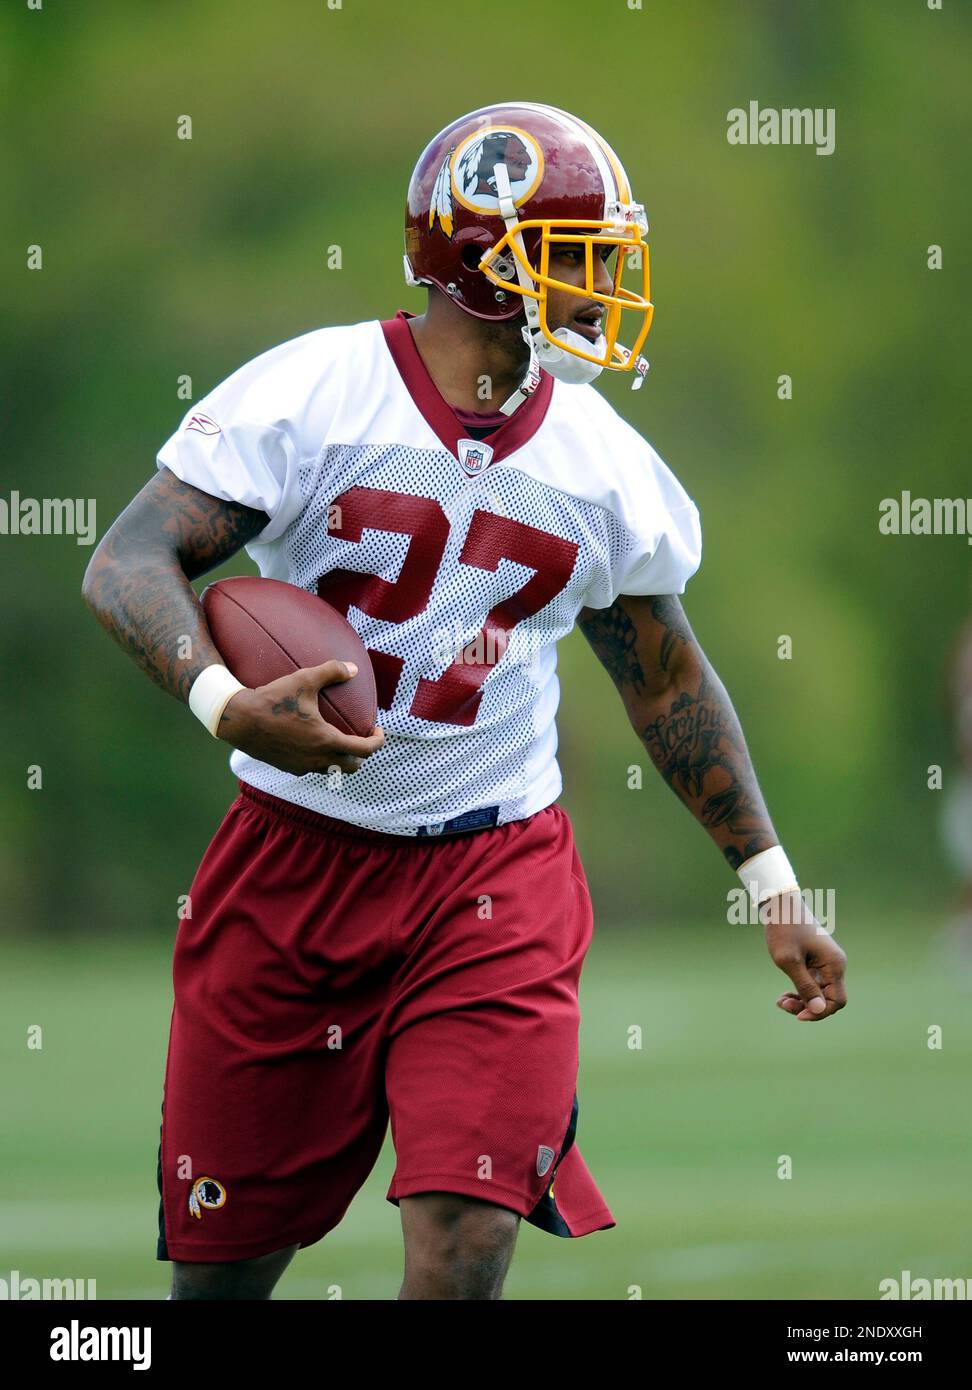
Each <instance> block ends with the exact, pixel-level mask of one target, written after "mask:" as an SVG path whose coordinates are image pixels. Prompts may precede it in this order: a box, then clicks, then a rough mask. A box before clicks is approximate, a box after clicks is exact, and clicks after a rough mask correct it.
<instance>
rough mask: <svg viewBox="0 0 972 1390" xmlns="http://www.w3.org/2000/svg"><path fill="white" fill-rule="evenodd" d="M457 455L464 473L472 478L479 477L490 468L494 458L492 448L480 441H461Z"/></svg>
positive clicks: (457, 447) (457, 448) (457, 446)
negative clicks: (491, 460)
mask: <svg viewBox="0 0 972 1390" xmlns="http://www.w3.org/2000/svg"><path fill="white" fill-rule="evenodd" d="M456 453H457V455H458V458H459V463H460V464H461V466H462V470H463V472H464V473H466V474H468V476H469V477H470V478H475V477H477V476H478V475H479V474H480V473H482V472H483V471H484V470H485V469H486V468H488V467H489V461H490V459H491V458H492V457H493V450H492V449H491V447H490V446H489V445H488V444H484V443H483V442H482V440H480V439H460V440H459V442H458V444H457V445H456Z"/></svg>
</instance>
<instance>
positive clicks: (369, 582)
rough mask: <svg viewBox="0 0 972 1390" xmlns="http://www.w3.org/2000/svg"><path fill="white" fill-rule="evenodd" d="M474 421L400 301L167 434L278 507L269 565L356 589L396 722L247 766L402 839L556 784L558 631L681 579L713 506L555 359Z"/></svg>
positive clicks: (215, 486)
mask: <svg viewBox="0 0 972 1390" xmlns="http://www.w3.org/2000/svg"><path fill="white" fill-rule="evenodd" d="M466 434H467V431H466V430H464V429H463V427H462V426H461V425H460V423H459V421H458V419H457V417H456V415H455V413H454V412H453V411H452V409H451V408H450V407H449V406H448V405H447V404H446V402H445V401H444V400H443V398H442V397H441V396H440V395H439V393H438V391H437V390H436V388H435V386H434V384H433V383H432V381H431V378H430V377H429V375H428V373H427V372H426V370H425V367H424V365H423V363H422V360H421V358H420V357H419V355H418V351H417V349H416V348H415V345H414V342H413V339H412V335H411V331H410V329H409V327H408V324H407V322H406V317H405V316H403V315H402V314H399V315H398V316H397V318H395V319H393V320H391V321H390V322H388V323H384V324H383V323H378V322H369V323H360V324H354V325H352V326H350V327H342V328H324V329H320V330H318V331H316V332H313V333H307V334H305V335H304V336H302V337H300V338H296V339H294V340H293V341H292V342H289V343H284V344H282V345H281V346H280V347H276V348H273V349H271V350H270V351H269V352H265V353H263V354H262V355H261V356H260V357H257V358H255V359H254V360H253V361H252V362H249V363H247V365H246V366H244V367H241V368H240V369H239V371H237V372H234V373H233V375H232V376H230V377H228V378H227V380H226V381H224V382H223V383H222V384H221V385H220V386H217V387H216V388H215V390H213V391H211V392H210V393H209V395H208V396H206V397H205V399H204V400H202V401H200V402H199V403H198V404H197V405H195V406H194V407H193V408H192V409H191V410H190V411H189V412H188V414H187V415H186V417H185V419H184V420H183V422H182V424H181V426H180V428H179V429H178V430H177V431H176V433H175V434H174V435H173V436H172V437H171V438H170V439H169V440H168V441H167V442H166V444H165V445H164V446H163V448H162V449H161V451H160V453H159V456H158V463H159V466H160V467H161V466H164V467H166V468H169V469H171V470H172V472H173V473H175V474H176V476H177V477H179V478H181V479H183V480H184V481H185V482H187V483H191V484H192V485H193V486H194V487H197V488H201V489H202V490H203V491H204V492H208V493H210V494H212V495H213V496H214V497H220V498H223V499H225V500H227V501H233V502H241V503H244V504H245V505H246V506H248V507H255V508H258V509H259V510H261V511H264V512H266V513H267V515H268V516H269V518H270V522H269V525H268V526H267V527H266V528H265V529H264V530H263V531H262V532H261V533H260V535H259V536H258V537H257V538H256V539H255V540H253V541H251V542H250V544H249V545H248V546H247V550H248V552H249V554H250V555H251V556H252V558H253V559H254V560H255V561H256V563H257V565H258V566H259V568H260V573H261V574H262V575H264V576H265V577H268V578H272V579H282V580H286V581H287V582H288V583H290V584H296V585H299V586H300V587H301V588H303V589H307V590H308V591H309V592H310V593H316V594H319V595H320V596H321V597H323V598H325V599H327V600H328V602H330V603H331V604H333V605H334V606H335V607H336V608H338V609H339V610H340V611H341V612H342V613H344V614H345V615H346V616H347V619H348V621H349V622H350V623H351V625H352V626H353V627H354V628H355V630H356V631H357V632H358V634H359V635H360V637H361V640H362V641H363V642H364V644H365V646H366V647H367V648H368V651H369V654H370V656H371V660H372V664H373V666H374V668H375V675H376V680H377V685H378V705H379V715H378V722H379V723H380V724H381V726H382V727H383V729H384V730H385V735H386V740H387V741H386V744H385V746H384V747H383V748H382V749H380V750H379V751H378V752H377V753H374V754H372V756H371V757H370V758H368V759H367V760H366V761H365V763H364V765H363V766H362V768H361V769H360V770H359V771H358V772H356V773H354V775H353V776H348V777H343V778H342V777H340V776H338V775H336V774H335V773H332V774H330V775H323V774H322V775H318V774H315V773H311V774H308V775H307V776H304V777H295V776H292V775H291V774H289V773H286V772H281V771H279V770H278V769H277V768H274V767H271V766H269V765H268V764H267V763H263V762H260V761H258V760H257V759H255V758H251V757H249V756H248V755H247V754H245V753H242V752H240V751H239V750H237V751H235V752H234V753H233V754H232V757H231V759H230V765H231V767H232V769H233V771H234V772H235V773H236V774H237V776H238V777H239V778H240V779H241V780H242V781H243V782H247V783H249V784H250V785H252V786H254V787H258V788H260V789H261V790H262V791H265V792H269V793H271V794H272V795H274V796H278V797H281V798H283V799H284V800H286V801H291V802H295V803H296V804H297V805H299V806H304V807H308V808H310V809H311V810H314V811H318V812H322V813H324V814H325V815H328V816H333V817H336V818H338V819H340V820H344V821H349V822H351V823H353V824H355V825H361V826H367V827H370V828H373V829H377V830H384V831H388V832H392V833H395V834H405V835H416V834H418V835H424V834H436V833H443V832H444V833H449V832H451V831H454V830H456V829H461V828H464V827H467V826H468V827H473V826H479V825H501V824H503V823H505V822H506V821H511V820H519V819H522V818H523V817H524V816H529V815H532V814H533V813H534V812H536V811H539V810H541V809H542V808H543V807H545V806H548V805H549V804H550V803H551V802H552V801H555V800H556V799H557V797H558V796H559V795H560V791H561V777H560V770H559V767H558V765H557V759H556V750H557V731H556V726H555V722H554V717H555V714H556V711H557V703H558V699H559V683H558V680H557V670H556V668H557V653H556V644H557V642H558V641H559V639H560V638H561V637H563V636H565V635H566V633H568V632H569V631H570V629H571V628H572V626H573V624H574V621H575V619H576V617H577V614H578V613H579V612H580V610H581V609H582V608H584V607H590V608H607V607H609V606H610V605H611V604H612V603H613V602H614V600H615V598H616V597H617V596H618V595H619V594H679V593H682V592H683V591H684V588H685V584H686V581H687V580H688V579H689V577H690V576H691V575H692V574H693V573H694V572H695V570H696V569H697V568H698V565H699V561H700V558H701V534H700V528H699V517H698V511H697V509H696V507H695V505H694V503H693V502H692V501H691V499H690V498H689V497H688V495H687V494H686V492H685V491H684V490H683V488H682V487H681V485H680V484H679V482H678V480H677V479H676V478H675V477H674V475H673V474H672V473H671V472H670V471H669V469H668V468H667V467H666V466H665V464H664V463H663V462H662V460H661V459H660V458H659V456H658V455H657V454H656V453H655V451H654V449H652V448H651V446H650V445H649V444H648V443H646V441H645V440H644V439H642V438H641V436H640V435H639V434H638V433H637V431H635V430H634V429H632V428H631V426H630V425H628V424H627V423H626V422H625V421H624V420H622V419H621V417H620V416H619V415H618V414H617V413H616V412H615V410H614V409H613V408H612V407H611V405H609V404H608V402H607V401H606V400H605V399H604V398H603V396H601V395H600V394H599V393H598V392H597V391H596V390H594V388H593V387H591V386H566V385H563V384H562V383H560V382H554V381H553V380H552V379H551V378H550V377H549V376H548V375H546V374H544V375H543V377H542V384H541V386H540V388H539V390H538V391H537V392H536V393H535V394H534V395H533V396H531V397H530V398H529V399H528V400H527V401H526V402H525V403H524V404H523V405H521V406H520V407H519V409H517V410H516V411H515V412H514V413H513V415H512V416H510V417H509V419H508V420H507V422H506V423H505V424H503V425H502V426H501V427H500V428H499V429H498V430H497V431H495V433H493V434H491V435H490V436H489V437H488V439H487V440H485V441H484V442H482V443H480V442H478V441H476V440H472V439H469V438H466V437H465V436H466ZM326 656H327V653H322V659H326Z"/></svg>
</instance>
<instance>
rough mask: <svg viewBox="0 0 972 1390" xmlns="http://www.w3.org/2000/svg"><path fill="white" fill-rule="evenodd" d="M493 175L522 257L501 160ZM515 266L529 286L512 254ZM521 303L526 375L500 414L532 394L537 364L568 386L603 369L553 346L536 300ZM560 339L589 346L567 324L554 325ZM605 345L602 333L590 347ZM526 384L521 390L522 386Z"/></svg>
mask: <svg viewBox="0 0 972 1390" xmlns="http://www.w3.org/2000/svg"><path fill="white" fill-rule="evenodd" d="M493 177H494V180H495V183H496V200H497V202H498V203H499V210H500V216H501V217H502V218H503V221H504V222H505V223H506V230H507V231H508V232H509V233H510V239H511V240H512V241H515V242H516V244H517V247H518V249H519V251H520V253H521V255H522V256H523V260H526V258H527V256H526V250H525V249H524V246H523V238H522V235H521V233H520V232H519V231H518V230H517V228H518V226H519V221H520V219H519V218H518V217H517V213H516V204H515V203H514V201H513V190H512V188H511V186H510V173H509V170H508V169H507V167H506V165H505V164H497V165H495V167H494V169H493ZM512 260H513V263H514V266H515V268H516V276H517V279H518V280H519V282H520V285H521V287H523V288H524V289H528V290H532V289H533V285H532V283H531V281H530V277H529V275H528V274H527V272H526V271H525V270H524V268H523V265H522V263H521V261H520V260H519V259H518V258H517V257H516V256H514V257H512ZM523 307H524V312H525V313H526V326H525V327H524V329H523V340H524V342H525V343H526V345H527V347H528V348H529V349H530V363H529V366H528V367H527V372H526V376H525V377H524V381H523V384H522V385H521V386H520V387H519V388H518V389H517V390H516V391H514V393H513V395H512V396H511V397H510V398H509V400H508V401H507V402H506V404H505V405H503V406H501V407H500V409H501V410H502V412H503V414H504V415H511V414H512V413H513V411H514V410H516V408H517V406H519V405H521V404H522V402H523V401H524V400H526V398H527V396H528V395H532V394H533V392H534V391H535V390H536V386H535V385H534V386H530V382H531V380H532V379H534V378H535V380H536V382H537V384H539V380H540V368H543V370H544V371H545V372H548V373H549V374H550V376H552V377H553V378H554V380H555V381H563V382H565V383H566V384H567V385H568V386H582V385H586V384H587V383H588V382H591V381H594V380H595V379H596V378H597V377H599V376H600V375H601V372H602V371H603V370H604V368H603V367H602V366H599V365H598V363H596V362H588V361H586V360H585V358H583V357H575V356H574V354H573V353H571V352H565V351H564V350H563V348H560V347H557V346H556V344H554V343H552V342H551V341H550V339H549V338H547V337H546V335H545V334H544V331H543V329H542V328H541V327H540V308H539V305H538V304H537V301H536V300H535V299H533V298H532V296H530V295H524V296H523ZM553 336H554V337H555V338H559V339H560V341H561V342H563V343H567V344H569V345H570V346H571V347H575V348H578V349H579V350H580V351H581V352H585V351H586V350H587V349H588V348H590V347H591V344H590V343H589V342H588V341H587V339H586V338H582V337H581V335H580V334H579V333H574V332H573V331H572V330H571V329H569V328H558V329H557V331H556V332H555V333H554V335H553ZM605 346H606V342H605V338H604V334H603V333H602V334H601V336H600V337H599V338H598V340H597V342H596V343H595V344H594V351H595V352H600V353H601V354H602V355H603V353H604V349H605ZM525 387H526V388H528V389H526V390H524V388H525Z"/></svg>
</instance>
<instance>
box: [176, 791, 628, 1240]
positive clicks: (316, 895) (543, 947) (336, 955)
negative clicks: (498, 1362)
mask: <svg viewBox="0 0 972 1390" xmlns="http://www.w3.org/2000/svg"><path fill="white" fill-rule="evenodd" d="M190 909H191V916H186V917H185V919H184V920H183V921H182V922H181V923H180V925H179V933H178V938H177V941H176V948H175V960H174V965H173V978H174V984H175V1006H174V1008H173V1012H172V1027H171V1033H170V1038H169V1054H168V1062H167V1066H166V1077H165V1097H164V1105H163V1111H162V1142H161V1146H160V1151H159V1186H160V1191H161V1195H162V1202H161V1207H160V1221H159V1224H160V1232H159V1248H158V1254H159V1258H160V1259H175V1260H206V1261H209V1260H240V1259H248V1258H250V1257H252V1256H256V1255H265V1254H268V1253H269V1252H270V1251H273V1250H278V1249H281V1248H282V1247H284V1246H287V1245H302V1246H303V1245H311V1244H313V1242H314V1241H317V1240H320V1238H321V1237H322V1236H323V1235H325V1234H326V1233H327V1232H328V1231H330V1230H331V1229H332V1228H333V1227H334V1226H336V1225H337V1223H338V1222H339V1221H340V1220H341V1217H342V1216H343V1215H344V1213H345V1211H346V1210H347V1207H348V1204H349V1203H350V1201H351V1199H352V1197H353V1196H354V1194H355V1193H356V1192H357V1191H358V1189H359V1188H360V1187H361V1185H362V1184H363V1183H364V1181H365V1179H366V1178H367V1176H368V1174H369V1173H370V1171H371V1169H372V1167H373V1166H374V1163H375V1160H376V1159H377V1157H378V1154H379V1151H380V1149H381V1146H382V1143H383V1140H384V1137H385V1133H386V1130H387V1127H388V1121H389V1117H390V1119H391V1128H392V1138H393V1141H394V1145H395V1153H396V1159H397V1167H396V1169H395V1174H394V1177H393V1178H392V1183H391V1186H390V1188H389V1189H388V1193H387V1197H388V1200H389V1201H390V1202H394V1203H395V1204H396V1205H397V1203H398V1201H399V1199H400V1198H402V1197H408V1196H412V1195H413V1194H415V1193H419V1192H456V1193H462V1194H464V1195H466V1196H469V1197H476V1198H479V1199H480V1200H482V1201H487V1202H494V1203H496V1204H497V1205H499V1206H502V1207H507V1208H509V1209H511V1210H513V1211H516V1212H519V1213H520V1215H521V1216H523V1217H525V1218H526V1219H527V1220H528V1221H531V1222H532V1223H533V1224H534V1225H536V1226H539V1227H541V1228H542V1229H544V1230H546V1231H550V1232H552V1233H553V1234H555V1235H561V1236H581V1235H586V1234H588V1233H589V1232H590V1231H596V1230H603V1229H604V1228H606V1227H609V1226H613V1225H614V1218H613V1217H612V1215H611V1212H610V1211H609V1209H608V1207H607V1205H606V1203H605V1201H604V1198H603V1197H602V1196H601V1194H600V1192H599V1191H598V1189H597V1187H596V1185H595V1183H594V1181H593V1179H592V1177H591V1175H590V1173H589V1172H588V1169H587V1166H586V1165H585V1163H584V1160H583V1158H582V1157H581V1154H580V1151H579V1149H578V1148H577V1145H576V1144H575V1142H574V1136H575V1131H576V1125H577V1097H576V1091H575V1085H576V1079H577V1060H578V1058H577V1038H578V1022H579V1012H578V1002H577V988H578V982H579V978H580V973H581V965H582V963H583V959H584V955H585V953H586V951H587V948H588V945H589V943H590V939H591V931H592V913H591V903H590V897H589V894H588V890H587V883H586V880H585V878H584V871H583V869H582V868H581V864H580V860H579V858H578V856H577V851H576V849H575V847H574V841H573V835H572V832H571V825H570V821H569V820H568V818H567V814H566V812H564V811H563V810H562V809H561V808H560V807H559V806H557V805H553V806H548V807H547V808H546V809H545V810H543V811H539V812H538V813H537V814H536V815H533V816H530V817H528V818H527V819H526V820H521V821H513V822H511V823H510V824H508V825H502V826H499V827H497V828H493V829H487V830H479V831H475V832H470V833H465V834H457V835H450V836H445V837H442V838H441V839H433V838H427V839H426V838H421V839H416V838H411V837H406V836H394V835H386V834H383V833H381V832H378V831H370V830H361V829H358V828H357V827H355V826H352V825H347V824H345V823H344V822H341V821H335V820H331V819H329V818H328V817H325V816H321V815H317V814H316V813H315V812H313V811H305V810H303V809H302V808H300V807H297V806H293V805H291V804H290V803H288V802H284V801H280V800H278V799H277V798H275V797H272V796H268V795H266V794H265V793H263V792H259V791H255V790H253V789H252V788H250V787H246V786H244V787H243V789H242V794H241V795H240V796H239V797H238V798H237V800H236V801H235V802H234V803H233V805H232V806H231V807H230V809H229V811H228V812H227V814H226V817H225V819H224V821H223V823H222V825H221V826H220V828H219V830H218V831H217V832H216V836H215V838H214V840H213V841H212V843H211V844H210V846H209V848H208V850H207V851H206V854H205V857H204V859H203V861H202V864H201V865H200V866H199V871H198V873H197V874H196V877H195V880H194V882H193V884H192V888H191V891H190Z"/></svg>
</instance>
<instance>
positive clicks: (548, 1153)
mask: <svg viewBox="0 0 972 1390" xmlns="http://www.w3.org/2000/svg"><path fill="white" fill-rule="evenodd" d="M555 1157H556V1154H555V1153H554V1151H553V1149H549V1148H548V1147H547V1145H546V1144H541V1145H540V1147H539V1149H537V1174H538V1176H539V1177H541V1178H542V1177H543V1176H544V1175H545V1174H546V1173H549V1172H550V1165H551V1163H553V1161H554V1158H555Z"/></svg>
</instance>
